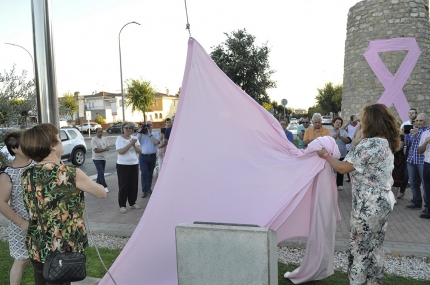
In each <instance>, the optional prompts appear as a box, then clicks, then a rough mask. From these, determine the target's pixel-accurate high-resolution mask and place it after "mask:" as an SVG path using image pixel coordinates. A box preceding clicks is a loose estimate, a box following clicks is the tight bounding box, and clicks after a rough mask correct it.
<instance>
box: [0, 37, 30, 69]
mask: <svg viewBox="0 0 430 285" xmlns="http://www.w3.org/2000/svg"><path fill="white" fill-rule="evenodd" d="M5 44H7V45H11V46H16V47H20V48H22V49H23V50H25V51H26V52H27V53H28V55H29V56H30V57H31V64H32V65H33V76H35V70H34V60H33V56H32V55H31V53H30V52H29V51H28V50H27V49H26V48H25V47H22V46H20V45H16V44H11V43H5Z"/></svg>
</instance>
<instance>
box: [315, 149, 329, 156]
mask: <svg viewBox="0 0 430 285" xmlns="http://www.w3.org/2000/svg"><path fill="white" fill-rule="evenodd" d="M327 152H328V151H327V150H326V149H325V148H323V149H322V150H318V151H317V153H318V156H319V157H321V158H323V156H324V154H326V153H327Z"/></svg>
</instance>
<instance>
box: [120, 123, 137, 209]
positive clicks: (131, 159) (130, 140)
mask: <svg viewBox="0 0 430 285" xmlns="http://www.w3.org/2000/svg"><path fill="white" fill-rule="evenodd" d="M121 133H122V135H120V136H119V137H117V138H116V142H115V146H116V151H117V152H118V159H117V162H116V173H117V175H118V203H119V212H120V213H121V214H124V213H125V212H127V208H126V206H127V205H126V204H127V201H128V203H129V204H130V206H131V208H133V209H140V206H139V205H137V204H136V200H137V192H138V187H139V186H138V185H139V159H138V158H137V155H138V154H140V153H141V152H142V149H141V148H140V143H139V140H138V139H137V138H136V137H135V136H132V134H133V124H132V123H131V122H124V123H122V125H121Z"/></svg>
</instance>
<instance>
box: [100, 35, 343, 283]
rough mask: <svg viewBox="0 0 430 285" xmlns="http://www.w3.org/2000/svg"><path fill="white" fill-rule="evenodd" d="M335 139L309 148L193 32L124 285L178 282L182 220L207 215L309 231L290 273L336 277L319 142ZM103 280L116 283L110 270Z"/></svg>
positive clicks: (296, 277) (327, 180) (285, 234)
mask: <svg viewBox="0 0 430 285" xmlns="http://www.w3.org/2000/svg"><path fill="white" fill-rule="evenodd" d="M333 142H334V141H330V140H328V139H326V138H324V139H321V140H318V141H315V142H313V143H312V144H311V146H310V147H309V150H308V151H306V153H305V152H302V151H301V150H299V149H297V148H296V147H295V146H294V145H293V144H292V143H290V142H289V141H288V140H287V138H286V136H285V133H284V132H283V130H282V128H281V126H280V124H279V122H278V121H277V120H276V119H275V118H274V117H273V116H272V115H271V114H270V113H269V112H267V111H266V110H265V109H264V108H262V107H261V106H260V105H259V104H257V103H256V102H255V101H254V100H253V99H252V98H251V97H250V96H248V95H247V94H246V93H244V92H243V91H242V90H241V89H240V88H239V87H238V86H237V85H236V84H234V83H233V82H232V81H231V80H230V79H229V78H228V77H227V76H226V75H225V74H224V73H223V72H222V71H221V70H220V69H219V68H218V67H217V66H216V64H215V63H214V62H213V61H212V59H211V58H210V57H209V55H208V54H207V53H206V52H205V50H204V49H203V48H202V47H201V46H200V44H199V43H198V42H197V41H196V40H194V39H193V38H190V39H189V43H188V54H187V61H186V67H185V72H184V79H183V84H182V92H181V96H180V99H179V105H178V110H177V114H176V117H175V124H174V126H173V129H172V134H171V137H170V139H169V144H168V147H167V151H166V156H165V158H164V163H163V168H162V170H161V172H160V174H159V177H158V181H157V184H156V186H155V189H154V191H153V192H154V193H153V194H152V197H151V199H150V201H149V203H148V206H147V208H146V210H145V213H144V215H143V216H142V219H141V221H140V223H139V225H138V226H137V228H136V230H135V232H134V233H133V235H132V237H131V238H130V240H129V242H128V243H127V245H126V246H125V248H124V249H123V251H122V252H121V254H120V255H119V256H118V258H117V259H116V261H115V263H114V264H113V265H112V267H111V268H110V272H111V274H112V275H113V277H114V278H115V280H116V282H117V283H118V284H150V285H151V284H177V282H178V280H177V271H176V270H177V265H176V247H175V227H176V226H177V225H179V224H180V223H193V222H195V221H205V222H219V223H238V224H257V225H259V226H261V227H269V228H271V229H273V230H275V231H276V232H277V236H278V241H279V242H281V241H284V240H286V239H289V238H294V237H308V243H307V250H306V254H307V256H306V257H305V259H304V260H303V263H302V265H301V266H300V268H299V269H298V270H296V271H297V272H294V273H292V275H290V276H289V278H291V280H293V282H295V283H298V282H305V281H309V280H317V279H323V278H325V277H327V276H329V275H330V274H332V273H333V254H334V235H335V232H336V220H337V219H339V218H340V216H339V211H338V208H337V191H336V187H335V183H334V176H333V172H332V171H331V170H330V169H331V168H330V167H328V166H327V164H326V161H325V160H324V159H321V158H319V157H318V156H317V155H316V153H315V152H311V151H310V150H311V149H312V148H313V147H314V146H315V148H314V150H316V149H317V148H318V147H319V148H320V149H321V147H322V146H324V147H325V148H326V149H330V150H332V151H333V152H335V149H334V148H335V146H336V145H335V144H333ZM318 144H320V145H318ZM310 257H312V258H310ZM244 262H248V261H246V260H244ZM250 262H251V261H250ZM303 280H305V281H303ZM100 284H101V285H105V284H113V282H112V281H111V280H110V278H109V276H108V275H106V276H105V277H104V278H103V279H102V281H101V282H100Z"/></svg>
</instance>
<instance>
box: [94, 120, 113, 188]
mask: <svg viewBox="0 0 430 285" xmlns="http://www.w3.org/2000/svg"><path fill="white" fill-rule="evenodd" d="M91 148H92V150H93V151H92V152H93V162H94V165H95V166H96V169H97V180H96V182H97V183H98V184H101V185H103V187H104V188H105V190H106V192H109V190H108V187H107V184H106V181H105V167H106V151H108V150H109V149H110V147H109V141H108V139H107V138H105V137H103V129H102V128H97V129H96V136H95V137H94V138H93V139H92V140H91Z"/></svg>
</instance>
